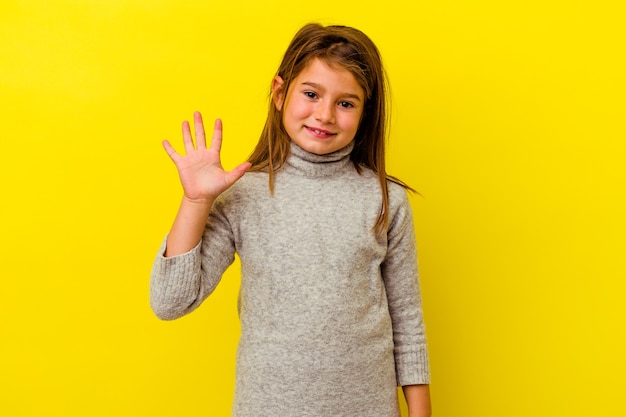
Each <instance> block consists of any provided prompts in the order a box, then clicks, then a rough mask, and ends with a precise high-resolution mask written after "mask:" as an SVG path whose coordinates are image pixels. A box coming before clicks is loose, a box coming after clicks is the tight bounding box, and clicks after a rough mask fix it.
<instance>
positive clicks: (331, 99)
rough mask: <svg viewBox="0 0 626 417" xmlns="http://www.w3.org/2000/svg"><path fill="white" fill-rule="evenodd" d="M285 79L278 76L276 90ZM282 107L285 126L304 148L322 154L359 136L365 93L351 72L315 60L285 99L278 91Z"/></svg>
mask: <svg viewBox="0 0 626 417" xmlns="http://www.w3.org/2000/svg"><path fill="white" fill-rule="evenodd" d="M282 83H283V80H282V79H281V78H280V77H276V79H275V80H274V85H273V88H274V91H275V92H276V91H277V88H278V87H280V86H281V85H282ZM274 103H275V105H276V107H277V108H278V110H280V109H281V108H282V107H283V106H284V109H283V110H284V111H283V125H284V126H285V130H286V131H287V133H288V134H289V137H290V138H291V140H293V141H294V142H295V143H296V144H297V145H298V146H300V147H301V148H303V149H305V150H307V151H309V152H312V153H316V154H318V155H323V154H327V153H330V152H334V151H336V150H338V149H341V148H343V147H345V146H346V145H348V144H349V143H350V142H351V141H352V139H354V136H355V135H356V132H357V129H358V128H359V123H360V121H361V115H362V114H363V107H364V105H365V93H364V92H363V89H362V88H361V86H359V84H358V83H357V81H356V79H355V78H354V76H353V75H352V73H351V72H349V71H347V70H344V69H334V68H331V67H329V66H328V64H326V63H325V62H324V61H321V60H319V59H314V60H312V61H311V62H310V63H309V64H308V65H307V66H306V67H305V68H304V69H303V70H302V72H300V74H298V76H297V77H296V78H295V79H294V80H293V81H292V83H291V85H290V86H289V91H288V92H287V96H286V97H285V98H284V100H283V97H282V96H280V95H279V94H274Z"/></svg>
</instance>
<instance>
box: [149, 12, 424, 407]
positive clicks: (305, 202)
mask: <svg viewBox="0 0 626 417" xmlns="http://www.w3.org/2000/svg"><path fill="white" fill-rule="evenodd" d="M271 91H272V93H271V102H270V109H269V115H268V118H267V122H266V124H265V128H264V130H263V133H262V134H261V138H260V140H259V143H258V144H257V146H256V149H255V150H254V152H253V153H252V155H251V156H250V159H249V161H248V162H246V163H243V164H241V165H239V166H238V167H236V168H234V169H233V170H231V171H224V170H223V169H222V166H221V164H220V147H221V141H222V125H221V121H220V120H217V121H216V122H215V128H214V131H213V136H212V139H211V144H210V147H208V148H207V146H206V139H205V134H204V128H203V124H202V118H201V116H200V114H199V113H195V115H194V126H195V136H196V138H195V139H196V143H195V146H194V143H193V140H192V135H191V130H190V126H189V123H187V122H185V123H183V139H184V146H185V156H182V155H180V154H178V153H177V152H176V151H175V150H174V149H173V148H172V146H171V145H170V144H169V143H168V142H167V141H164V147H165V149H166V151H167V153H168V155H169V156H170V157H171V159H172V160H173V161H174V163H175V164H176V167H177V169H178V173H179V176H180V180H181V183H182V186H183V189H184V197H183V200H182V202H181V205H180V209H179V211H178V214H177V216H176V219H175V221H174V224H173V226H172V228H171V230H170V232H169V234H168V236H167V238H166V239H165V241H164V243H163V245H162V248H161V251H160V253H159V255H158V256H157V258H156V261H155V264H154V266H153V271H152V276H151V305H152V308H153V310H154V312H155V313H156V315H157V316H159V317H160V318H162V319H168V320H169V319H175V318H177V317H180V316H182V315H184V314H187V313H189V312H191V311H192V310H194V309H195V308H196V307H198V306H199V305H200V304H201V303H202V301H203V300H204V299H205V298H206V297H207V296H208V295H209V294H211V292H212V291H213V290H214V289H215V287H216V285H217V284H218V282H219V281H220V278H221V276H222V274H223V272H224V271H225V270H226V268H227V267H228V266H229V265H230V264H231V263H232V262H233V260H234V255H235V252H236V253H238V254H239V257H240V259H241V267H242V279H241V289H240V294H239V316H240V320H241V337H240V341H239V348H238V351H237V382H236V390H235V401H234V405H233V415H234V416H238V417H244V416H250V417H264V416H266V417H289V416H294V417H296V416H297V417H303V416H310V417H326V416H328V417H331V416H332V417H337V416H350V417H352V416H359V417H367V416H370V417H387V416H388V417H397V416H398V415H399V411H398V399H397V390H396V386H402V387H403V390H404V396H405V398H406V401H407V404H408V409H409V413H410V416H428V415H430V396H429V391H428V385H427V384H428V383H429V367H428V354H427V348H426V340H425V333H424V323H423V320H422V309H421V300H420V291H419V283H418V279H417V262H416V248H415V239H414V230H413V221H412V217H411V209H410V206H409V203H408V200H407V196H406V191H405V189H406V188H408V187H407V186H406V185H404V184H403V183H402V182H400V181H399V180H397V179H395V178H393V177H390V176H388V175H387V174H386V171H385V155H384V144H385V122H386V108H387V105H386V102H385V95H386V85H385V79H384V71H383V68H382V65H381V59H380V56H379V53H378V50H377V48H376V46H375V45H374V44H373V43H372V41H371V40H370V39H369V38H368V37H367V36H366V35H364V34H363V33H362V32H360V31H358V30H356V29H353V28H349V27H343V26H328V27H323V26H320V25H317V24H309V25H306V26H304V27H303V28H302V29H301V30H300V31H299V32H298V33H297V34H296V36H295V37H294V39H293V40H292V42H291V44H290V45H289V47H288V49H287V52H286V53H285V56H284V57H283V60H282V63H281V65H280V68H279V69H278V73H277V75H276V76H275V78H274V79H273V82H272V89H271ZM244 173H245V176H244Z"/></svg>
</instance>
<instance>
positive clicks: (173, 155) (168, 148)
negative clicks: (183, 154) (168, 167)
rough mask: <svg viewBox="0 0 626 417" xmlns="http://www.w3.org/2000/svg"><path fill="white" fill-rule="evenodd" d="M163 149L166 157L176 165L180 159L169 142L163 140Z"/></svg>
mask: <svg viewBox="0 0 626 417" xmlns="http://www.w3.org/2000/svg"><path fill="white" fill-rule="evenodd" d="M163 148H165V152H167V155H168V156H169V157H170V159H171V160H172V161H173V162H174V163H176V162H177V161H178V159H179V158H180V155H178V152H176V150H175V149H174V147H173V146H172V145H171V144H170V143H169V141H167V140H164V141H163Z"/></svg>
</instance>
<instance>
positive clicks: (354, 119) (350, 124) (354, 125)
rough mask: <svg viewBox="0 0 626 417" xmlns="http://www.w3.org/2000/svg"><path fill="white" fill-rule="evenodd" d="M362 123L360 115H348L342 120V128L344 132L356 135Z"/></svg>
mask: <svg viewBox="0 0 626 417" xmlns="http://www.w3.org/2000/svg"><path fill="white" fill-rule="evenodd" d="M360 121H361V115H360V114H356V115H355V114H350V115H346V117H345V118H343V119H342V128H343V130H346V131H351V132H354V133H356V131H357V129H358V128H359V123H360Z"/></svg>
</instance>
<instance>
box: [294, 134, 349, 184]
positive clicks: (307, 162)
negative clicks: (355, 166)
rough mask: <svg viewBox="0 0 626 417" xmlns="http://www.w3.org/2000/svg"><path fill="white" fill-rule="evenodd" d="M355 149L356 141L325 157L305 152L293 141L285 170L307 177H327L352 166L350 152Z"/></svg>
mask: <svg viewBox="0 0 626 417" xmlns="http://www.w3.org/2000/svg"><path fill="white" fill-rule="evenodd" d="M352 149H354V141H352V142H350V143H349V144H348V145H346V146H345V147H343V148H341V149H338V150H336V151H334V152H331V153H327V154H324V155H318V154H315V153H312V152H309V151H306V150H304V149H303V148H301V147H300V146H298V145H297V144H296V143H295V142H294V141H291V152H290V153H289V156H287V161H286V163H285V168H286V169H287V170H289V171H293V172H297V173H299V174H301V175H305V176H307V177H326V176H331V175H335V174H338V173H339V172H341V171H345V169H346V167H347V166H348V165H351V164H352V161H351V160H350V152H352Z"/></svg>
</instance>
